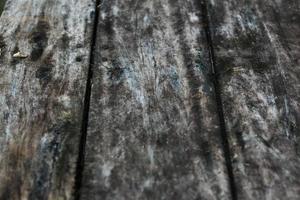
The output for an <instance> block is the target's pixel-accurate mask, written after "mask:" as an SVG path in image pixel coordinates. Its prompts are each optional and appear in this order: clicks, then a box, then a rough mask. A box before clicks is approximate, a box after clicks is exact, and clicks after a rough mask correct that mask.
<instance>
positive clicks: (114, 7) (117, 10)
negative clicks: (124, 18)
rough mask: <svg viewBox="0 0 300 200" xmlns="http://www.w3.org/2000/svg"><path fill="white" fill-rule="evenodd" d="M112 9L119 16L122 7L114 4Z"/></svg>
mask: <svg viewBox="0 0 300 200" xmlns="http://www.w3.org/2000/svg"><path fill="white" fill-rule="evenodd" d="M112 11H113V15H114V16H117V15H118V14H119V11H120V9H119V8H118V7H117V6H113V8H112Z"/></svg>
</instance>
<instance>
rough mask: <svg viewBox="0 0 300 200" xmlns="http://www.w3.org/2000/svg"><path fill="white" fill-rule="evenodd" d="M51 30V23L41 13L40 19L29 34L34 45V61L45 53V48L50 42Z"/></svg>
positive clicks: (32, 55) (32, 52)
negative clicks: (49, 33)
mask: <svg viewBox="0 0 300 200" xmlns="http://www.w3.org/2000/svg"><path fill="white" fill-rule="evenodd" d="M49 31H50V25H49V23H48V22H47V21H45V20H44V15H41V17H40V20H39V21H38V23H37V25H36V27H35V28H34V29H33V30H32V32H31V34H30V36H29V37H30V43H31V45H32V51H31V55H30V57H31V60H32V61H37V60H38V59H39V58H40V57H41V56H42V55H43V52H44V49H45V47H46V46H47V44H48V32H49Z"/></svg>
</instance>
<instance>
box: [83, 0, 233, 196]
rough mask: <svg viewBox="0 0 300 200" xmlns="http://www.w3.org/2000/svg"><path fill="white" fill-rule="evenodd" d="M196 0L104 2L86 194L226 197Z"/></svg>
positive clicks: (210, 86)
mask: <svg viewBox="0 0 300 200" xmlns="http://www.w3.org/2000/svg"><path fill="white" fill-rule="evenodd" d="M197 3H198V2H197V1H192V0H188V1H159V0H143V1H135V0H125V1H116V0H113V1H103V2H102V3H101V6H100V19H99V27H98V29H99V31H98V40H97V52H96V58H95V59H96V65H95V66H94V76H93V86H92V97H91V107H90V119H89V128H88V133H87V145H86V159H85V170H84V173H83V187H82V191H81V199H115V200H118V199H173V200H174V199H229V191H228V181H227V175H226V167H225V166H224V157H223V153H222V149H221V147H220V146H221V145H220V144H221V142H220V132H219V126H218V125H219V121H218V117H217V112H216V105H215V100H214V99H215V98H214V92H213V85H212V83H211V82H210V81H209V78H208V73H209V65H208V64H207V60H208V59H207V58H208V56H207V47H206V45H205V44H206V40H205V34H204V30H203V29H202V28H201V17H200V16H201V13H200V8H199V5H198V4H197Z"/></svg>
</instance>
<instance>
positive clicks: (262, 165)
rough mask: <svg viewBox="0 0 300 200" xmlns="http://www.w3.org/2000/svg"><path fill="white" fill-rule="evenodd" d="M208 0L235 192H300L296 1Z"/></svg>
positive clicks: (261, 195)
mask: <svg viewBox="0 0 300 200" xmlns="http://www.w3.org/2000/svg"><path fill="white" fill-rule="evenodd" d="M209 4H210V9H209V11H210V16H211V22H212V23H211V24H212V26H211V29H212V32H213V40H214V48H215V53H216V62H217V69H218V70H217V71H218V72H219V78H220V82H221V86H222V98H223V104H224V110H225V116H226V124H227V128H228V132H229V134H230V138H229V140H230V144H231V146H232V151H233V153H234V154H233V157H234V160H233V168H234V174H235V176H236V187H237V193H238V195H239V199H272V200H276V199H295V200H296V199H300V180H299V177H300V156H299V155H300V148H299V147H300V146H299V145H300V143H299V142H300V139H299V136H300V78H299V77H300V66H299V65H300V63H299V61H300V50H299V49H300V23H299V21H300V2H299V1H297V0H288V1H277V0H276V1H272V0H262V1H259V0H253V1H249V0H226V1H224V0H211V1H209Z"/></svg>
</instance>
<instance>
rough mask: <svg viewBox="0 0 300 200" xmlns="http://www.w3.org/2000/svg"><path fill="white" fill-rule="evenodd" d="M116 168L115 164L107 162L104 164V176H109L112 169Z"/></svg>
mask: <svg viewBox="0 0 300 200" xmlns="http://www.w3.org/2000/svg"><path fill="white" fill-rule="evenodd" d="M113 168H114V165H113V164H112V163H110V162H106V163H104V164H103V165H102V175H103V177H105V178H106V177H109V176H110V174H111V170H112V169H113Z"/></svg>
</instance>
